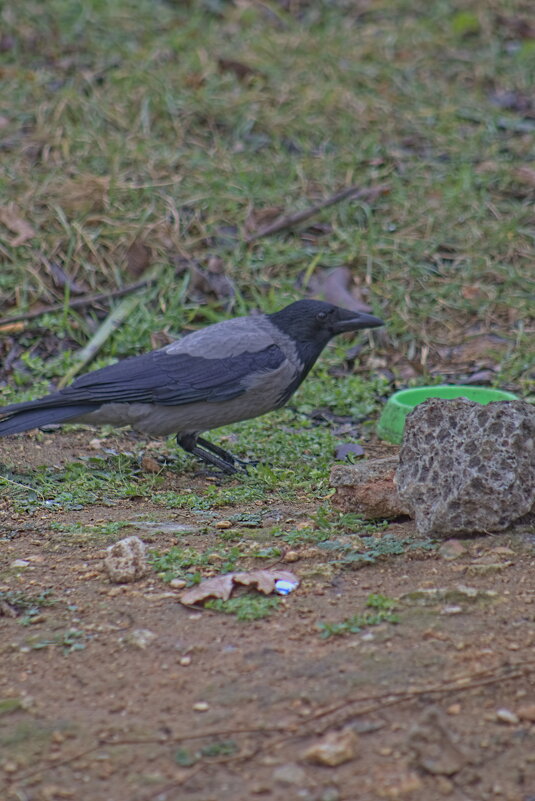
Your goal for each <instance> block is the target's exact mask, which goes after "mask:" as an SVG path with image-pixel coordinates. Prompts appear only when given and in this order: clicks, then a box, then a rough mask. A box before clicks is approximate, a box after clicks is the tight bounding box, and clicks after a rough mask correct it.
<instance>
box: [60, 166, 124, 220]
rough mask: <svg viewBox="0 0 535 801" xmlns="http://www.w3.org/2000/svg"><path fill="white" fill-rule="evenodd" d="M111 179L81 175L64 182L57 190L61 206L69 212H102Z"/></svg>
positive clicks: (86, 174) (106, 200)
mask: <svg viewBox="0 0 535 801" xmlns="http://www.w3.org/2000/svg"><path fill="white" fill-rule="evenodd" d="M110 184H111V178H110V177H109V176H108V175H91V174H90V173H83V174H81V175H78V176H76V178H72V179H71V180H70V181H65V182H64V183H63V184H62V185H61V188H60V189H58V194H59V201H60V203H61V206H62V207H63V208H64V209H65V210H66V211H70V212H81V213H85V212H90V211H93V212H98V211H104V210H105V209H106V207H107V205H108V193H109V191H110Z"/></svg>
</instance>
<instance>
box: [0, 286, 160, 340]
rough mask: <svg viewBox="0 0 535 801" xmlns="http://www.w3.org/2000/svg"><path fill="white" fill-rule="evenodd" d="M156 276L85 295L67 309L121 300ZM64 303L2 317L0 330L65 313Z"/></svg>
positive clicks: (73, 301)
mask: <svg viewBox="0 0 535 801" xmlns="http://www.w3.org/2000/svg"><path fill="white" fill-rule="evenodd" d="M155 280H156V276H154V277H152V278H145V279H143V281H136V283H135V284H128V286H124V287H122V288H121V289H112V290H111V291H110V292H97V293H96V294H94V295H84V297H82V298H76V299H75V300H71V301H70V303H69V304H68V306H67V309H80V308H83V307H84V306H92V305H93V304H94V303H102V302H103V301H108V300H113V299H114V298H121V297H123V295H130V293H131V292H136V291H137V290H138V289H143V287H146V286H149V285H150V284H153V283H154V281H155ZM64 309H65V304H64V303H53V304H52V305H51V306H43V308H42V309H38V310H37V311H31V312H26V313H25V314H15V315H13V316H12V317H2V318H1V319H0V328H2V327H3V326H4V325H10V324H11V323H19V322H28V321H29V320H35V319H36V318H37V317H42V316H43V315H44V314H54V313H55V312H61V311H64Z"/></svg>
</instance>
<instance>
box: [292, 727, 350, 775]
mask: <svg viewBox="0 0 535 801" xmlns="http://www.w3.org/2000/svg"><path fill="white" fill-rule="evenodd" d="M358 742H359V741H358V735H357V734H355V732H354V731H353V729H349V728H347V729H342V730H341V731H331V732H329V733H328V734H326V735H325V737H324V738H323V739H322V740H319V741H318V742H317V743H314V744H313V745H311V746H310V747H309V748H307V750H306V751H305V752H304V754H303V757H304V759H306V760H307V762H314V763H316V764H317V765H327V766H329V767H331V768H332V767H336V765H342V764H343V763H344V762H349V761H350V760H352V759H354V758H355V757H356V755H357V749H358Z"/></svg>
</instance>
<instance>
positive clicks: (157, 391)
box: [0, 345, 286, 416]
mask: <svg viewBox="0 0 535 801" xmlns="http://www.w3.org/2000/svg"><path fill="white" fill-rule="evenodd" d="M285 359H286V356H285V354H284V353H283V352H282V350H281V349H280V348H279V347H278V346H277V345H270V346H269V347H267V348H264V349H263V350H259V351H256V352H253V353H248V352H245V353H241V354H239V355H236V356H230V357H225V358H218V359H210V358H204V357H200V356H192V355H190V354H188V353H168V352H167V351H166V349H162V350H155V351H151V352H150V353H145V354H142V355H141V356H133V357H132V358H130V359H124V360H122V361H120V362H117V363H116V364H111V365H109V366H108V367H103V368H101V369H100V370H94V371H93V372H91V373H86V374H85V375H82V376H80V377H79V378H77V379H76V380H75V381H74V382H73V383H72V384H71V385H70V386H68V387H65V389H62V390H61V391H60V392H55V393H53V394H52V395H47V396H45V397H44V398H39V399H37V400H35V401H28V402H26V403H16V404H12V405H11V406H6V407H4V408H3V409H0V416H2V415H4V414H10V413H13V412H19V411H23V410H25V409H35V408H44V407H48V408H52V407H60V406H73V405H79V404H84V405H87V404H89V405H93V404H94V408H97V407H98V406H100V405H101V404H103V403H159V404H162V405H164V406H180V405H182V404H184V403H194V402H195V401H208V402H214V403H217V402H220V401H225V400H230V399H231V398H236V397H238V396H239V395H241V394H243V393H244V392H245V391H246V390H247V388H248V386H249V385H250V383H251V381H252V382H253V383H254V377H255V375H258V374H261V373H269V372H271V371H274V370H276V369H277V368H278V367H280V366H281V365H282V363H283V362H284V361H285Z"/></svg>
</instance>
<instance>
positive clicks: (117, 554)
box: [104, 537, 148, 584]
mask: <svg viewBox="0 0 535 801" xmlns="http://www.w3.org/2000/svg"><path fill="white" fill-rule="evenodd" d="M145 552H146V545H145V543H144V542H143V540H140V539H139V537H126V538H125V539H123V540H119V542H116V543H115V544H114V545H110V547H109V548H108V549H107V551H106V558H105V559H104V569H105V570H106V572H107V574H108V576H109V578H110V581H113V582H114V583H115V584H125V583H127V582H129V581H136V579H139V578H141V577H142V576H144V575H145V574H146V572H147V571H148V565H147V559H146V555H145Z"/></svg>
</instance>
